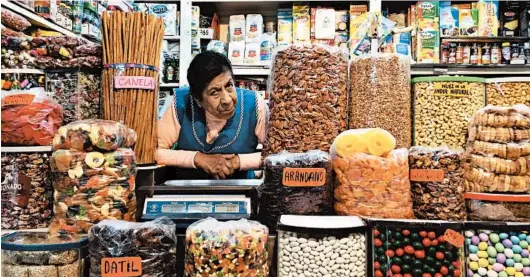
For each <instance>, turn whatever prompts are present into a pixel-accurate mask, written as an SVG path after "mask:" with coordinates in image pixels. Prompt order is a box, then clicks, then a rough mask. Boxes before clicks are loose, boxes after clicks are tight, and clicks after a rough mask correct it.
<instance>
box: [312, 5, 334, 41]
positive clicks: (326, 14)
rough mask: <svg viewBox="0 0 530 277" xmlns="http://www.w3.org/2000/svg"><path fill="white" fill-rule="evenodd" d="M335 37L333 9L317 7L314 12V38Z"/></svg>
mask: <svg viewBox="0 0 530 277" xmlns="http://www.w3.org/2000/svg"><path fill="white" fill-rule="evenodd" d="M334 38H335V10H334V9H330V8H317V10H316V14H315V39H334Z"/></svg>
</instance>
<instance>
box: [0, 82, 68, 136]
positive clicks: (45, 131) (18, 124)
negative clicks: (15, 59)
mask: <svg viewBox="0 0 530 277" xmlns="http://www.w3.org/2000/svg"><path fill="white" fill-rule="evenodd" d="M62 120H63V109H62V108H61V106H60V105H58V104H57V103H55V102H53V101H52V100H50V99H48V97H47V96H46V92H45V91H44V89H43V88H41V87H37V88H33V89H29V90H10V91H2V143H6V144H15V145H50V144H51V142H52V139H53V136H54V135H55V133H56V132H57V130H58V128H59V127H60V126H61V122H62Z"/></svg>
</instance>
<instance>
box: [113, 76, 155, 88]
mask: <svg viewBox="0 0 530 277" xmlns="http://www.w3.org/2000/svg"><path fill="white" fill-rule="evenodd" d="M114 88H136V89H150V90H153V89H155V78H153V77H145V76H114Z"/></svg>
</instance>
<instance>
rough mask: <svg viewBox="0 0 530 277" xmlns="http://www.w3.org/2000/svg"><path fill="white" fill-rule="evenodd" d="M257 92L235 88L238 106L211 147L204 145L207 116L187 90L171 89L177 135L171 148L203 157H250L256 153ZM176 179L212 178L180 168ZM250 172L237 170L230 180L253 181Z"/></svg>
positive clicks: (197, 170) (193, 170)
mask: <svg viewBox="0 0 530 277" xmlns="http://www.w3.org/2000/svg"><path fill="white" fill-rule="evenodd" d="M256 101H257V100H256V93H255V92H253V91H250V90H241V89H237V107H236V110H235V113H234V116H232V118H230V119H229V120H228V121H227V122H226V125H225V126H224V128H223V130H222V131H221V132H220V133H219V135H218V136H217V138H216V139H215V140H214V141H212V143H211V144H208V143H207V142H206V133H207V129H206V116H205V114H204V109H203V108H201V107H199V106H198V105H197V103H196V102H195V100H193V98H192V97H191V95H190V91H189V87H184V88H178V89H174V103H175V111H176V114H177V117H178V118H177V120H178V122H179V123H180V126H181V129H180V135H179V138H178V141H177V142H176V143H175V144H174V145H173V147H172V149H176V150H188V151H199V152H202V153H206V154H249V153H254V152H256V147H257V146H258V138H257V137H256V134H255V130H256V125H257V121H258V117H257V108H256V106H257V105H256V103H257V102H256ZM177 178H178V179H211V178H212V177H211V176H209V175H208V174H206V173H205V172H204V171H202V170H199V169H179V170H178V173H177ZM252 178H254V172H253V171H237V172H235V173H234V174H233V175H232V176H230V177H229V179H252Z"/></svg>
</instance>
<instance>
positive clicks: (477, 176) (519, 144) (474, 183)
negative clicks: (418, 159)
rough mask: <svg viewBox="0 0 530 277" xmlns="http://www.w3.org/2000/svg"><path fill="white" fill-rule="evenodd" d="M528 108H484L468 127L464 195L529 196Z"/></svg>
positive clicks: (522, 106)
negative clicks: (490, 193)
mask: <svg viewBox="0 0 530 277" xmlns="http://www.w3.org/2000/svg"><path fill="white" fill-rule="evenodd" d="M529 173H530V108H529V107H528V106H526V105H523V104H519V105H515V106H512V107H495V106H487V107H485V108H482V109H480V110H479V111H477V112H476V113H475V116H474V117H473V120H472V121H471V123H470V125H469V136H468V140H467V147H466V163H465V165H464V177H465V179H466V191H467V192H515V193H521V192H524V193H530V175H529Z"/></svg>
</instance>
